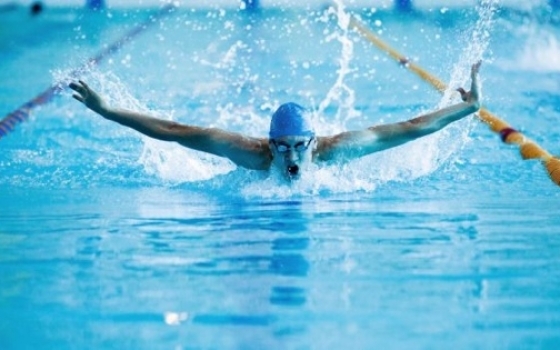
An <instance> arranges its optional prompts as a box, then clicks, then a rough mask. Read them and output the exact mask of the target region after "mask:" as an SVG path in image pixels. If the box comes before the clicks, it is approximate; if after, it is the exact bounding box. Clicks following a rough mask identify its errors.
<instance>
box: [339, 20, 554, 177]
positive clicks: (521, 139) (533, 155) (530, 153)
mask: <svg viewBox="0 0 560 350" xmlns="http://www.w3.org/2000/svg"><path fill="white" fill-rule="evenodd" d="M349 28H353V29H355V30H356V31H357V32H359V33H360V34H361V35H362V36H363V37H364V38H365V39H366V40H367V41H369V42H370V43H372V44H373V45H374V46H376V47H377V48H379V49H380V50H381V51H383V52H385V53H386V54H388V55H389V56H390V57H392V58H393V59H394V60H396V61H397V62H399V63H400V64H401V65H403V66H404V67H406V68H407V69H408V70H410V71H412V72H413V73H415V74H416V75H418V76H419V77H420V78H421V79H423V80H424V81H426V82H428V83H429V84H430V85H432V86H433V87H434V88H435V89H436V90H438V91H439V92H441V93H443V92H445V90H446V89H447V85H446V84H445V83H444V82H443V81H441V80H440V79H438V78H437V77H435V76H434V75H432V74H430V73H428V72H427V71H426V70H424V69H423V68H422V67H420V66H418V65H417V64H415V63H414V62H410V61H409V60H408V58H406V57H405V56H404V55H402V54H400V53H399V52H398V51H396V50H395V49H393V48H392V47H391V46H389V45H388V44H387V43H385V42H384V41H383V40H381V38H379V36H377V35H376V34H374V33H373V31H371V30H370V29H369V28H367V27H366V26H364V25H363V24H362V23H360V22H359V21H358V20H357V19H356V18H355V17H354V16H350V22H349ZM477 116H478V119H479V120H480V121H481V122H483V123H485V124H486V125H488V127H489V128H490V129H491V130H492V131H494V132H495V133H497V134H498V135H499V136H500V139H501V140H502V141H503V142H504V143H508V144H515V145H517V146H519V152H520V153H521V157H522V158H523V159H539V160H540V161H541V162H542V164H543V166H544V167H545V169H546V170H547V172H548V175H549V176H550V179H551V180H552V181H553V182H554V183H555V184H556V185H559V186H560V159H559V158H557V157H554V156H553V155H551V154H550V153H549V152H548V151H546V150H545V149H543V148H542V147H541V146H539V145H538V144H537V143H536V142H534V141H533V140H531V139H529V138H528V137H526V136H525V135H523V134H522V133H521V132H519V131H518V130H516V129H515V128H513V127H512V126H510V125H509V124H508V123H507V122H505V121H504V120H502V119H500V118H498V117H497V116H495V115H494V114H492V113H490V111H488V110H487V109H486V108H484V107H482V108H481V109H480V110H479V111H478V113H477Z"/></svg>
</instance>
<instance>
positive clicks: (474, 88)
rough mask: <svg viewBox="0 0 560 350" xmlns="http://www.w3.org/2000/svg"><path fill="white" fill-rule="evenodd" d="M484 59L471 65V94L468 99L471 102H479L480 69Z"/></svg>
mask: <svg viewBox="0 0 560 350" xmlns="http://www.w3.org/2000/svg"><path fill="white" fill-rule="evenodd" d="M481 64H482V61H478V62H476V63H475V64H473V65H472V67H471V91H470V92H469V94H470V96H468V97H469V99H468V101H469V102H478V99H479V92H478V72H479V71H480V65H481Z"/></svg>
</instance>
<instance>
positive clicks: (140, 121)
mask: <svg viewBox="0 0 560 350" xmlns="http://www.w3.org/2000/svg"><path fill="white" fill-rule="evenodd" d="M69 87H70V88H71V89H72V90H74V91H75V92H76V94H74V95H73V97H74V98H75V99H76V100H78V101H80V102H82V103H83V104H84V105H86V107H88V108H89V109H91V110H92V111H94V112H95V113H97V114H99V115H101V116H102V117H103V118H105V119H108V120H111V121H114V122H117V123H119V124H121V125H124V126H127V127H129V128H131V129H134V130H136V131H138V132H140V133H142V134H144V135H146V136H149V137H152V138H154V139H157V140H162V141H173V142H177V143H179V144H181V145H183V146H185V147H187V148H191V149H194V150H197V151H202V152H207V153H211V154H214V155H217V156H220V157H225V158H228V159H230V160H231V161H233V162H234V163H235V164H237V165H239V166H242V167H245V168H248V169H255V170H266V169H268V168H269V167H270V162H271V159H272V156H271V153H270V148H269V145H268V140H266V139H258V138H253V137H247V136H244V135H241V134H237V133H233V132H228V131H225V130H221V129H217V128H203V127H197V126H191V125H186V124H179V123H177V122H173V121H170V120H163V119H158V118H154V117H151V116H149V115H146V114H142V113H138V112H134V111H130V110H125V109H116V108H111V107H109V106H107V104H106V103H105V101H104V100H103V99H102V98H101V96H99V94H97V93H96V92H95V91H94V90H92V89H91V88H90V87H89V86H88V85H87V84H86V83H84V82H83V81H81V80H80V81H79V82H77V83H75V82H72V83H70V85H69Z"/></svg>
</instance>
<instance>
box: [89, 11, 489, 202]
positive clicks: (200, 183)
mask: <svg viewBox="0 0 560 350" xmlns="http://www.w3.org/2000/svg"><path fill="white" fill-rule="evenodd" d="M336 3H337V6H336V7H331V8H329V9H328V10H327V11H326V13H325V16H330V17H333V16H336V18H337V28H336V30H334V31H333V32H332V33H330V34H328V35H327V36H326V38H325V40H326V41H331V42H332V41H336V42H338V43H339V44H340V57H339V59H338V69H337V72H336V73H337V74H336V79H335V81H334V82H333V84H332V86H331V87H330V89H328V91H327V93H326V94H325V97H324V98H323V99H322V100H321V101H320V102H319V103H318V106H317V108H316V110H317V114H316V116H315V117H316V118H317V119H316V122H317V123H316V125H317V127H318V130H317V131H318V133H319V134H322V135H326V134H333V133H337V132H341V131H344V130H345V129H346V125H347V123H348V121H349V120H351V119H352V118H356V117H358V116H360V113H359V111H357V110H356V108H355V91H354V90H353V89H352V88H351V87H350V85H349V84H348V83H347V77H348V76H349V74H352V73H353V72H354V71H355V69H353V68H352V66H351V62H352V58H353V55H354V48H353V42H352V35H355V34H354V33H352V32H349V31H348V23H349V19H350V15H349V14H348V13H346V11H345V8H344V4H343V2H342V0H337V1H336ZM496 4H497V2H496V1H483V2H482V3H481V4H480V5H479V14H480V19H479V21H478V22H477V24H476V25H475V27H474V30H473V32H472V34H471V38H469V39H468V44H467V45H466V49H465V53H464V54H463V55H462V57H461V59H460V60H459V62H457V64H456V66H455V67H454V69H453V71H452V79H451V83H450V86H452V87H457V86H460V85H463V84H460V83H461V82H462V83H465V82H467V81H468V76H469V71H468V67H470V64H471V63H473V62H475V61H476V60H478V59H480V58H481V57H482V54H483V52H484V51H485V49H486V47H487V45H488V39H489V29H490V27H491V23H492V21H491V18H492V14H493V13H494V11H495V7H496ZM306 23H309V22H306ZM245 49H246V45H245V44H243V43H242V42H239V41H236V42H234V43H233V44H232V45H231V47H230V49H229V50H226V52H225V54H224V55H223V57H222V58H221V60H220V61H218V62H212V61H209V60H205V59H204V58H200V61H199V63H200V64H203V65H209V66H211V67H213V68H214V69H216V70H217V71H218V72H221V73H220V74H222V75H219V76H221V77H222V78H223V79H224V81H225V80H227V79H228V76H227V74H229V73H228V72H231V70H232V67H236V66H238V65H243V62H241V61H242V57H240V56H242V55H240V53H243V50H245ZM243 71H244V72H247V74H246V75H243V76H242V77H241V78H240V79H241V80H244V81H245V82H249V83H251V82H253V81H252V80H251V79H252V78H251V77H252V74H251V72H250V70H247V69H243ZM89 74H90V75H91V78H88V79H89V81H90V82H93V83H94V84H95V85H96V87H97V88H98V90H99V91H100V92H101V93H102V94H103V95H104V96H107V97H108V99H109V100H108V102H109V103H110V104H112V105H118V106H121V107H123V108H130V109H134V110H138V111H144V112H147V113H149V114H152V115H154V116H157V117H160V118H164V119H174V118H175V116H174V113H172V112H170V111H158V110H153V109H149V108H147V106H146V105H145V104H143V103H141V102H140V101H139V100H137V99H136V98H135V97H133V96H132V94H131V93H130V91H129V89H128V88H127V87H126V85H125V84H123V83H122V82H121V81H120V80H119V78H118V76H116V75H115V74H112V73H99V72H97V71H95V70H91V72H90V73H89ZM403 74H404V73H403ZM211 83H212V84H213V85H212V86H213V87H215V86H218V87H223V86H224V84H223V81H222V82H219V81H218V84H217V85H216V84H215V83H216V82H215V81H213V82H211ZM201 84H202V85H204V84H208V82H201ZM203 90H204V86H202V87H201V94H204V91H203ZM210 90H212V89H210ZM196 91H197V90H196V87H195V92H196ZM259 93H261V95H262V96H261V100H263V101H265V102H264V103H262V104H261V105H256V106H255V105H250V104H248V106H247V107H246V108H240V107H239V106H237V105H235V104H234V103H231V102H226V103H225V104H217V107H216V109H215V110H210V111H208V113H216V118H215V119H213V122H212V123H211V125H208V126H214V127H220V128H224V129H228V130H232V129H233V130H241V132H244V133H248V134H250V135H253V136H262V135H266V132H267V130H268V123H269V114H270V111H271V110H272V109H273V108H274V107H275V106H276V102H275V101H274V99H273V98H272V97H271V96H270V94H274V92H268V93H267V92H263V91H259ZM454 99H457V96H456V94H455V95H454V94H453V93H452V92H451V91H449V92H447V93H446V95H445V96H444V97H443V98H442V100H441V102H440V105H439V106H438V107H443V106H445V105H448V104H449V103H451V102H453V101H454ZM333 106H334V107H335V109H336V114H335V115H334V116H333V117H332V118H331V117H329V118H328V120H327V119H326V118H327V117H326V116H325V114H326V111H327V109H328V108H329V107H333ZM367 126H369V125H366V126H365V127H367ZM457 128H458V130H464V127H461V126H459V127H457ZM113 129H114V130H122V128H116V127H113ZM458 130H457V129H456V130H454V131H453V130H446V132H444V133H438V134H436V135H432V136H430V137H428V138H425V139H422V140H418V141H415V142H413V143H411V144H409V145H405V146H403V147H399V148H396V149H392V150H389V151H386V152H382V153H379V154H374V155H371V156H368V157H365V158H363V159H360V160H357V161H353V162H350V163H348V164H334V165H329V166H321V167H314V168H313V169H311V171H309V172H307V173H305V175H304V177H303V178H302V179H301V181H299V182H298V183H296V184H291V185H289V184H286V183H285V182H283V181H280V180H278V179H277V178H275V177H273V176H270V177H267V176H263V175H262V174H257V173H255V172H251V171H246V170H245V169H240V170H238V171H235V169H236V167H235V166H234V165H233V164H232V163H231V162H229V161H228V160H225V159H221V158H218V157H214V156H212V155H207V154H204V153H200V152H195V151H191V150H187V149H184V148H182V147H180V146H178V145H176V144H170V143H165V142H160V141H156V140H152V139H149V138H146V137H142V138H141V140H142V152H141V154H140V157H139V159H138V163H139V165H140V166H141V167H142V168H143V169H144V171H145V172H146V173H147V174H150V175H153V176H154V177H156V178H159V179H160V180H162V181H164V182H167V183H172V184H177V185H179V186H187V187H189V186H195V187H197V188H204V189H206V190H209V191H213V190H216V191H217V192H220V193H222V192H232V193H233V192H236V193H239V192H241V194H242V195H243V196H245V197H253V196H257V197H272V198H279V197H285V196H293V195H316V194H321V193H333V192H334V193H344V192H355V191H366V192H370V191H374V190H375V188H376V187H377V186H378V185H379V184H380V183H386V182H389V181H410V180H412V179H415V178H417V177H421V176H425V175H427V174H430V173H432V172H433V171H434V170H436V169H437V168H438V167H440V166H441V164H443V163H444V162H445V161H446V160H447V159H448V158H449V157H450V155H451V154H453V152H455V151H456V150H457V149H458V148H459V147H460V146H461V145H462V144H464V140H465V138H467V136H466V135H467V134H466V132H465V131H458ZM120 132H123V131H120ZM115 133H117V131H115ZM457 134H461V136H462V137H461V138H460V140H459V141H457Z"/></svg>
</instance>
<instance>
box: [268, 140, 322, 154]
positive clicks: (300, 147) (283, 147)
mask: <svg viewBox="0 0 560 350" xmlns="http://www.w3.org/2000/svg"><path fill="white" fill-rule="evenodd" d="M313 139H314V137H312V138H310V139H309V141H307V142H305V141H301V142H298V143H296V144H295V145H294V149H295V150H296V152H304V151H307V149H308V148H309V145H310V144H311V141H313ZM271 141H272V143H273V144H274V147H276V150H277V151H278V152H279V153H286V152H289V151H290V150H291V149H292V147H291V146H290V145H287V144H285V143H277V142H276V141H275V140H271Z"/></svg>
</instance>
